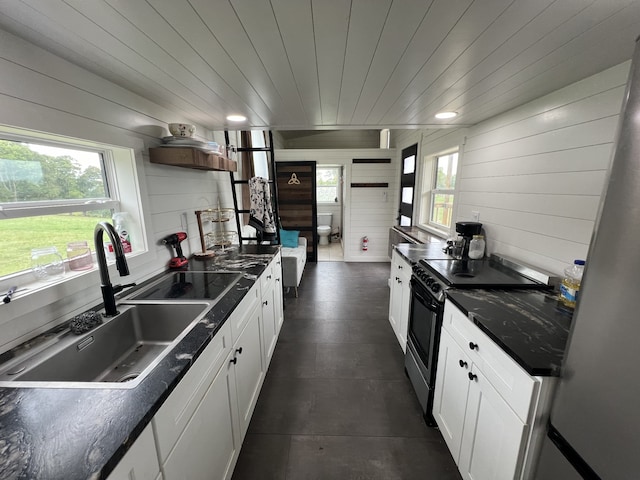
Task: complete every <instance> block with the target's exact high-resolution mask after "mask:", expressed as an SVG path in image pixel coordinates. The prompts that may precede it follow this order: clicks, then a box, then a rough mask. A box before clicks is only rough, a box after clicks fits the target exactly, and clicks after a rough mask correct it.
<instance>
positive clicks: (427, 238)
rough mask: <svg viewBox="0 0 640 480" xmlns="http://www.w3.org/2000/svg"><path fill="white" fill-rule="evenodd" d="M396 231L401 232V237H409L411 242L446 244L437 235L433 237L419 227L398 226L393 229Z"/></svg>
mask: <svg viewBox="0 0 640 480" xmlns="http://www.w3.org/2000/svg"><path fill="white" fill-rule="evenodd" d="M393 229H394V230H396V231H397V232H399V233H400V234H401V235H404V236H405V237H408V239H409V240H411V241H413V242H416V243H433V242H435V243H440V242H444V241H445V240H444V239H443V238H440V237H438V236H436V235H433V234H431V233H429V232H425V231H424V230H421V229H419V228H418V227H414V226H411V227H401V226H398V225H396V226H395V227H393Z"/></svg>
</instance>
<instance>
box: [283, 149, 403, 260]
mask: <svg viewBox="0 0 640 480" xmlns="http://www.w3.org/2000/svg"><path fill="white" fill-rule="evenodd" d="M396 157H397V155H396V151H395V150H394V149H389V150H386V149H384V150H382V149H378V148H375V149H351V150H341V149H322V150H277V151H276V152H275V158H276V161H294V160H310V161H315V162H317V164H318V165H322V164H325V165H343V166H344V182H345V184H346V188H345V195H344V202H343V212H342V213H343V216H342V217H343V248H344V260H345V261H347V262H388V261H389V257H388V253H387V245H388V242H389V228H390V227H391V226H392V225H393V224H394V218H395V215H396V212H397V210H398V188H397V184H398V171H399V168H400V167H399V166H398V165H399V164H398V161H397V158H396ZM354 158H391V160H392V161H391V163H390V164H355V165H354V164H352V160H353V159H354ZM351 182H387V183H389V188H350V184H351ZM383 193H386V194H387V195H386V197H385V196H383ZM364 235H366V236H367V237H368V238H369V250H368V251H367V252H363V251H362V250H361V248H360V246H361V239H362V237H363V236H364Z"/></svg>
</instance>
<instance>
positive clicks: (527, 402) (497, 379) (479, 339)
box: [443, 301, 539, 423]
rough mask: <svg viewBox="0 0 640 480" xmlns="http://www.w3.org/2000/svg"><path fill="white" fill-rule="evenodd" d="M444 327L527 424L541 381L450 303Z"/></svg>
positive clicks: (446, 307) (447, 304)
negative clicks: (526, 370)
mask: <svg viewBox="0 0 640 480" xmlns="http://www.w3.org/2000/svg"><path fill="white" fill-rule="evenodd" d="M443 326H444V328H446V329H447V331H448V333H449V334H450V335H451V336H452V337H453V339H454V340H455V341H456V342H457V343H458V344H459V345H460V347H462V349H463V350H464V351H465V352H466V353H467V354H468V355H469V358H470V359H471V361H472V362H473V363H474V365H476V366H477V368H479V369H480V370H481V371H482V373H483V374H484V376H485V377H486V378H487V380H488V381H489V382H491V384H492V385H493V387H494V388H495V389H496V390H497V391H498V393H499V394H500V395H501V396H502V398H504V399H505V400H506V402H507V403H508V404H509V406H510V407H511V408H512V409H513V411H514V412H515V413H516V414H517V415H518V417H520V419H521V420H522V421H523V422H525V423H527V421H528V414H529V409H530V406H531V402H532V400H533V397H534V394H535V393H536V392H537V390H538V388H539V384H538V381H537V380H536V379H535V378H534V377H531V376H530V375H529V374H528V373H527V372H525V371H524V370H523V369H522V368H521V367H520V365H518V364H517V363H516V362H515V361H514V360H513V359H512V358H511V357H510V356H509V355H508V354H507V353H505V352H504V351H503V350H502V349H501V348H500V347H499V346H498V345H497V344H496V343H495V342H494V341H493V340H491V338H489V337H488V336H487V335H486V334H485V333H484V332H482V331H481V330H480V329H479V328H478V327H477V326H476V325H475V324H474V323H473V322H472V321H471V320H469V319H468V318H467V317H466V316H465V315H464V313H462V311H460V310H459V309H458V308H457V307H456V306H455V305H453V304H452V303H451V302H450V301H447V302H446V304H445V315H444V321H443ZM470 344H473V346H474V347H473V348H471V346H470Z"/></svg>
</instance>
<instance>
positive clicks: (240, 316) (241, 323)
mask: <svg viewBox="0 0 640 480" xmlns="http://www.w3.org/2000/svg"><path fill="white" fill-rule="evenodd" d="M259 294H260V289H259V288H258V283H257V282H256V283H254V284H253V286H252V287H251V289H250V290H249V291H248V292H247V294H246V295H245V297H244V298H243V299H242V301H241V302H240V303H239V304H238V306H237V307H236V308H235V310H234V311H233V312H232V313H231V316H230V317H229V319H228V320H227V322H226V323H228V324H230V325H231V338H233V342H234V343H235V342H236V340H238V338H239V337H240V334H241V333H242V330H244V327H245V325H246V324H247V322H248V321H249V320H250V319H251V316H250V315H247V313H248V312H251V311H253V308H254V307H255V305H256V304H257V303H258V298H259Z"/></svg>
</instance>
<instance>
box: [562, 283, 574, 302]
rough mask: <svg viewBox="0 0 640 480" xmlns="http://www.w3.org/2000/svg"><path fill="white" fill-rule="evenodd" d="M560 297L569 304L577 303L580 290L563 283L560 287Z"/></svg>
mask: <svg viewBox="0 0 640 480" xmlns="http://www.w3.org/2000/svg"><path fill="white" fill-rule="evenodd" d="M560 296H561V297H562V298H564V299H565V300H567V301H568V302H571V303H575V302H576V300H578V290H577V289H575V288H571V287H569V286H568V285H565V284H564V283H563V284H561V285H560Z"/></svg>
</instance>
